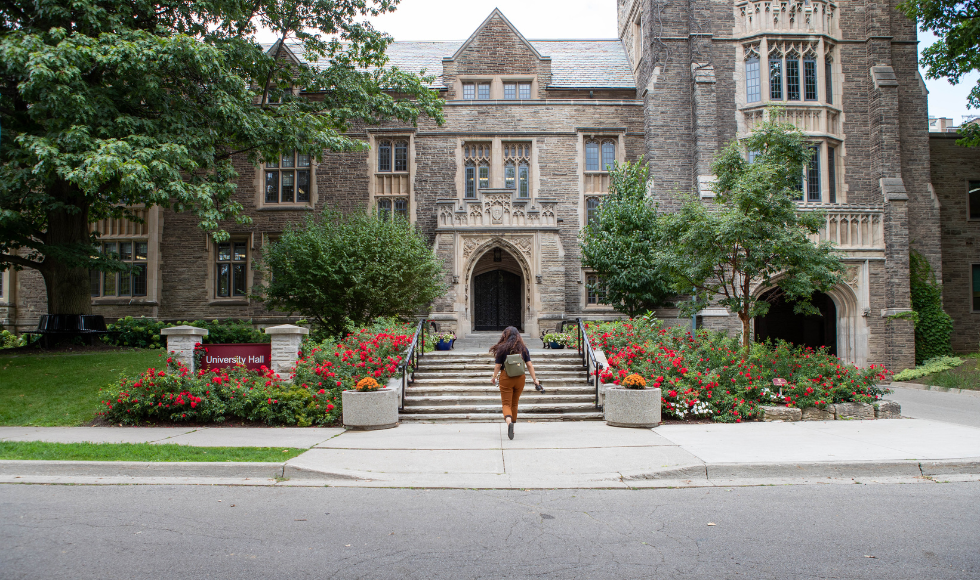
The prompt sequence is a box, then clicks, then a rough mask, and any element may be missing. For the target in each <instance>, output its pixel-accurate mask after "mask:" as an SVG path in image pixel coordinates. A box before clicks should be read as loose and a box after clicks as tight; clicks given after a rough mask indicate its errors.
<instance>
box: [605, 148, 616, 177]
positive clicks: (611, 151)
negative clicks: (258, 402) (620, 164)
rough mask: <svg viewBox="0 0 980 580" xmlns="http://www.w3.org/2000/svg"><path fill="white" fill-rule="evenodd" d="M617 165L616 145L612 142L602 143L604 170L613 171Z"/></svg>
mask: <svg viewBox="0 0 980 580" xmlns="http://www.w3.org/2000/svg"><path fill="white" fill-rule="evenodd" d="M615 163H616V144H615V143H613V142H612V141H603V142H602V170H603V171H612V169H613V165H614V164H615Z"/></svg>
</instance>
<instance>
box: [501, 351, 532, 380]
mask: <svg viewBox="0 0 980 580" xmlns="http://www.w3.org/2000/svg"><path fill="white" fill-rule="evenodd" d="M504 371H505V372H506V373H507V376H508V377H519V376H521V375H523V374H524V373H526V372H527V366H526V365H525V364H524V357H523V356H521V355H520V354H509V355H507V358H506V360H504Z"/></svg>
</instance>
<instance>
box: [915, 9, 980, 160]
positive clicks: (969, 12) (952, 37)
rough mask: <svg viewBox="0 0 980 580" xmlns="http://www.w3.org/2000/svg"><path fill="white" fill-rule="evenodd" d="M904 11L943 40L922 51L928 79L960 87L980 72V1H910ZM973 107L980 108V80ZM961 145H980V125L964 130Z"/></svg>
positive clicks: (970, 99)
mask: <svg viewBox="0 0 980 580" xmlns="http://www.w3.org/2000/svg"><path fill="white" fill-rule="evenodd" d="M900 8H901V9H902V10H903V11H904V12H905V14H906V15H907V16H908V17H909V18H913V19H916V20H918V22H919V26H921V28H922V30H929V31H931V32H932V33H933V34H935V35H936V36H938V37H939V39H938V40H937V41H936V42H934V43H933V44H932V45H931V46H928V47H926V48H924V49H923V50H922V58H921V63H922V64H923V65H925V66H926V68H927V69H928V71H927V72H926V78H930V79H941V78H945V79H948V80H949V82H950V83H952V84H954V85H955V84H958V83H959V82H960V79H962V78H963V76H964V75H966V74H969V73H971V72H974V71H980V2H978V1H976V0H968V1H966V2H964V1H962V0H906V2H904V3H903V4H901V6H900ZM967 103H968V104H969V106H970V107H972V108H975V109H980V81H977V84H976V85H974V86H973V89H971V90H970V96H969V97H967ZM960 133H962V134H963V139H961V140H960V144H962V145H968V146H971V147H977V146H980V125H978V124H977V123H971V124H969V125H965V126H963V127H962V128H961V129H960Z"/></svg>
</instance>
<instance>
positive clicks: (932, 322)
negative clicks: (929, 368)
mask: <svg viewBox="0 0 980 580" xmlns="http://www.w3.org/2000/svg"><path fill="white" fill-rule="evenodd" d="M909 285H910V290H911V293H912V310H914V311H915V312H916V313H917V314H918V316H917V318H918V320H917V322H916V324H915V364H921V363H923V362H924V361H927V360H930V359H934V358H936V357H940V356H949V355H952V354H953V347H952V343H951V336H952V334H953V319H952V318H950V316H949V315H948V314H946V312H944V311H943V289H942V286H940V285H939V283H938V282H936V276H935V274H933V272H932V267H930V266H929V262H928V260H926V259H925V257H924V256H923V255H922V254H920V253H918V252H916V251H914V250H913V251H912V252H910V253H909ZM919 376H922V375H919Z"/></svg>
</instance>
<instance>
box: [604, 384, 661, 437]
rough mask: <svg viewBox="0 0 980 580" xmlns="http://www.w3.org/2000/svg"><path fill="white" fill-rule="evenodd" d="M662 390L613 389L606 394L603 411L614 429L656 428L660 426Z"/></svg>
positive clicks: (607, 422) (608, 423) (607, 421)
mask: <svg viewBox="0 0 980 580" xmlns="http://www.w3.org/2000/svg"><path fill="white" fill-rule="evenodd" d="M660 405H661V401H660V389H627V388H626V387H613V388H611V389H607V390H606V392H605V402H604V404H603V407H602V410H603V415H604V417H605V419H606V424H607V425H611V426H613V427H647V428H649V427H656V426H657V425H659V424H660Z"/></svg>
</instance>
